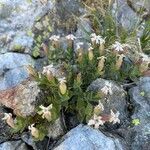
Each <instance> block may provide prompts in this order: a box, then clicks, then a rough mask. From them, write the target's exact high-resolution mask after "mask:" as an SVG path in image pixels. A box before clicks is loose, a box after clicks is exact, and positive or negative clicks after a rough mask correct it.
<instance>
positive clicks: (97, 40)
mask: <svg viewBox="0 0 150 150" xmlns="http://www.w3.org/2000/svg"><path fill="white" fill-rule="evenodd" d="M91 41H92V42H95V43H96V44H100V45H102V44H105V39H103V38H102V37H101V36H100V35H96V34H95V33H92V34H91Z"/></svg>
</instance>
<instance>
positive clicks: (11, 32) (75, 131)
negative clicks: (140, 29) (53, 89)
mask: <svg viewBox="0 0 150 150" xmlns="http://www.w3.org/2000/svg"><path fill="white" fill-rule="evenodd" d="M142 2H143V1H142V0H134V1H132V6H133V7H134V8H136V9H137V10H138V8H139V7H141V5H143V3H142ZM118 5H119V10H118V15H117V16H115V17H116V18H117V21H118V23H119V24H120V25H122V26H123V27H124V28H126V29H127V30H132V28H133V27H134V26H135V24H136V21H137V20H138V19H139V15H138V14H137V12H135V11H134V9H133V8H132V7H130V6H129V3H127V2H126V0H118ZM149 6H150V1H149V0H146V3H144V6H142V7H143V8H145V9H146V10H149V11H150V7H149ZM115 7H116V5H115V3H114V5H113V10H114V9H115ZM112 12H113V11H112ZM87 13H88V12H87V9H86V8H85V7H84V6H83V5H82V4H81V0H55V1H54V0H47V1H46V0H45V1H44V0H16V1H12V0H1V1H0V150H16V149H18V150H30V149H31V150H32V149H33V150H101V149H103V150H150V77H149V75H147V76H143V77H141V78H139V79H138V81H137V82H135V83H131V84H126V85H121V84H118V83H116V82H114V81H110V83H111V84H112V95H111V96H110V97H107V101H102V103H103V105H104V106H105V111H106V113H107V112H108V111H109V110H110V108H114V109H117V110H118V111H119V112H120V120H121V122H120V124H115V125H111V124H107V125H105V126H104V127H100V130H95V129H92V128H91V127H89V126H87V125H83V124H80V125H79V124H78V123H76V122H75V121H74V118H70V119H68V121H70V122H71V123H70V124H71V125H70V126H71V128H72V129H71V130H70V131H66V128H65V126H64V124H63V122H62V120H61V119H58V120H57V121H56V123H55V124H54V125H53V126H50V127H49V135H48V137H47V138H45V139H44V140H43V141H40V142H36V141H34V140H33V139H32V137H31V135H30V134H29V133H28V132H24V133H22V134H21V135H19V134H12V133H11V132H10V127H9V126H8V125H6V123H5V122H4V121H3V120H2V119H1V118H3V113H5V112H14V113H15V114H19V115H22V116H28V115H30V114H32V113H34V108H35V106H36V104H37V102H39V101H40V98H39V97H38V95H39V93H40V90H39V88H38V86H37V84H36V82H35V81H32V80H31V79H30V78H29V74H28V72H27V69H26V67H27V66H28V65H32V66H34V67H35V68H37V69H38V70H41V68H42V67H43V66H44V65H45V64H46V63H47V60H46V58H45V55H44V52H43V50H42V49H40V46H39V45H40V44H42V42H43V41H44V42H47V40H46V39H47V38H48V37H50V35H52V34H60V35H62V36H65V35H67V34H68V33H73V34H74V35H76V37H79V39H77V40H76V41H75V42H78V40H81V39H85V38H86V37H87V36H86V33H85V32H84V30H83V29H82V27H83V26H84V28H85V29H86V30H87V31H88V32H92V26H91V22H90V20H89V19H87V18H84V15H85V14H87ZM75 16H76V17H78V19H77V20H76V19H75ZM39 35H41V36H39ZM61 47H62V49H65V48H66V41H65V39H62V42H61ZM106 82H107V80H105V79H101V78H99V79H97V80H96V81H94V82H92V83H91V85H90V86H89V90H92V91H95V90H100V89H101V88H102V87H103V86H105V84H106ZM68 118H69V117H68ZM133 121H134V123H132V122H133Z"/></svg>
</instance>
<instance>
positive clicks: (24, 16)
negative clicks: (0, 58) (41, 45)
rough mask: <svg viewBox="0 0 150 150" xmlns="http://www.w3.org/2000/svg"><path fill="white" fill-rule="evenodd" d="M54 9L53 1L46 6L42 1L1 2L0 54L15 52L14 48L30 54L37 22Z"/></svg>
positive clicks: (6, 0) (8, 0)
mask: <svg viewBox="0 0 150 150" xmlns="http://www.w3.org/2000/svg"><path fill="white" fill-rule="evenodd" d="M53 7H54V1H52V0H48V2H47V3H45V4H44V3H41V2H40V0H31V1H30V0H16V1H14V0H1V1H0V39H1V41H0V48H1V50H0V53H5V52H7V51H9V50H14V47H21V50H22V49H24V50H25V51H26V52H28V51H29V50H30V49H31V47H32V44H33V36H34V35H31V33H30V32H32V27H33V25H34V23H35V21H36V20H37V19H38V18H41V17H42V16H43V15H45V14H46V13H47V12H49V11H50V10H51V9H52V8H53ZM29 33H30V34H29ZM19 50H20V48H19Z"/></svg>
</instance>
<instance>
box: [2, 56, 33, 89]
mask: <svg viewBox="0 0 150 150" xmlns="http://www.w3.org/2000/svg"><path fill="white" fill-rule="evenodd" d="M28 65H32V66H33V65H34V60H33V59H32V58H31V57H30V56H29V55H25V54H18V53H6V54H1V55H0V90H6V89H9V88H12V87H14V86H16V85H18V84H19V83H21V82H22V81H24V80H25V79H26V78H28V77H29V74H28V72H27V69H26V67H27V66H28Z"/></svg>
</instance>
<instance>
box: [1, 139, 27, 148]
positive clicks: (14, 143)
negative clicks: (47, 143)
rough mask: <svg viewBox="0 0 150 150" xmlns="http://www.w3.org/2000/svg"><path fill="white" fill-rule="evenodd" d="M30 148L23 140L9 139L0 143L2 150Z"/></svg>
mask: <svg viewBox="0 0 150 150" xmlns="http://www.w3.org/2000/svg"><path fill="white" fill-rule="evenodd" d="M16 149H18V150H29V148H28V147H27V145H26V144H25V143H23V142H22V141H21V140H19V141H9V142H5V143H2V144H0V150H16Z"/></svg>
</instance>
